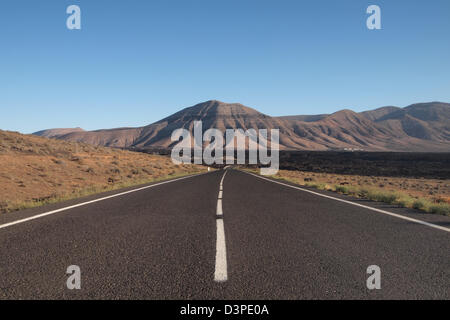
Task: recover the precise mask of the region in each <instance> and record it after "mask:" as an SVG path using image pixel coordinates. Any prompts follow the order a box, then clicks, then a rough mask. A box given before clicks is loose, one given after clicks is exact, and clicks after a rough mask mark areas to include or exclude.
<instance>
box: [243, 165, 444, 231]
mask: <svg viewBox="0 0 450 320" xmlns="http://www.w3.org/2000/svg"><path fill="white" fill-rule="evenodd" d="M242 172H244V173H247V174H250V175H252V176H255V177H257V178H260V179H263V180H267V181H270V182H273V183H276V184H280V185H282V186H286V187H289V188H293V189H297V190H300V191H304V192H309V193H312V194H315V195H317V196H320V197H324V198H328V199H332V200H336V201H340V202H344V203H348V204H351V205H354V206H357V207H361V208H365V209H369V210H372V211H376V212H380V213H384V214H387V215H389V216H392V217H396V218H399V219H403V220H407V221H411V222H415V223H418V224H421V225H424V226H427V227H431V228H435V229H439V230H442V231H447V232H450V228H446V227H442V226H439V225H436V224H433V223H429V222H425V221H422V220H418V219H414V218H410V217H405V216H402V215H400V214H396V213H392V212H389V211H385V210H381V209H377V208H372V207H369V206H365V205H363V204H359V203H355V202H352V201H348V200H344V199H339V198H335V197H331V196H327V195H325V194H321V193H318V192H314V191H311V190H307V189H303V188H300V187H296V186H291V185H289V184H286V183H282V182H279V181H274V180H272V179H268V178H265V177H261V176H259V175H257V174H254V173H251V172H246V171H242Z"/></svg>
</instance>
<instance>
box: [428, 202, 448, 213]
mask: <svg viewBox="0 0 450 320" xmlns="http://www.w3.org/2000/svg"><path fill="white" fill-rule="evenodd" d="M429 212H431V213H437V214H443V215H450V205H448V204H443V203H440V204H433V205H431V206H430V208H429Z"/></svg>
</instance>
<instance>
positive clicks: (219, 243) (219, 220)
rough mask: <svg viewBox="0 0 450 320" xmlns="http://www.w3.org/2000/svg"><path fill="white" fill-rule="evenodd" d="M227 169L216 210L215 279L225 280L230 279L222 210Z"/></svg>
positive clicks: (218, 280) (217, 280) (221, 184)
mask: <svg viewBox="0 0 450 320" xmlns="http://www.w3.org/2000/svg"><path fill="white" fill-rule="evenodd" d="M226 174H227V171H226V170H225V173H224V174H223V176H222V180H220V191H219V196H218V199H217V211H216V227H217V239H216V271H215V273H214V281H216V282H224V281H227V280H228V272H227V250H226V245H225V228H224V224H223V210H222V196H223V179H225V175H226Z"/></svg>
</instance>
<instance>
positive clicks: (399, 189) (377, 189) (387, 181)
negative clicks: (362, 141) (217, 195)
mask: <svg viewBox="0 0 450 320" xmlns="http://www.w3.org/2000/svg"><path fill="white" fill-rule="evenodd" d="M246 170H249V171H252V172H254V173H259V170H253V169H246ZM272 178H275V179H279V180H285V181H289V182H292V183H295V184H298V185H301V186H305V187H310V188H315V189H319V190H327V191H333V192H337V193H340V194H345V195H349V196H353V197H357V198H363V199H368V200H373V201H379V202H384V203H388V204H392V205H397V206H399V207H405V208H412V209H417V210H421V211H424V212H428V213H435V214H442V215H448V216H450V180H438V179H413V178H399V177H375V176H359V175H341V174H332V173H314V172H305V171H290V170H280V171H279V172H278V174H276V175H275V176H272Z"/></svg>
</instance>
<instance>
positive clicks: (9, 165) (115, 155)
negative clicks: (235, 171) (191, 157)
mask: <svg viewBox="0 0 450 320" xmlns="http://www.w3.org/2000/svg"><path fill="white" fill-rule="evenodd" d="M0 163H1V166H0V214H1V213H3V212H7V211H12V210H16V209H23V208H27V207H34V206H38V205H43V204H46V203H52V202H57V201H60V200H67V199H71V198H76V197H79V196H85V195H88V194H92V193H98V192H104V191H108V190H112V189H116V188H123V187H125V186H131V185H136V184H142V183H147V182H150V181H153V180H156V179H163V178H166V177H173V176H174V175H184V174H186V173H194V172H199V171H203V170H204V169H202V168H201V167H199V166H195V165H174V164H173V163H172V161H171V159H170V158H168V157H163V156H156V155H148V154H144V153H140V152H131V151H127V150H118V149H113V148H104V147H95V146H92V145H89V144H85V143H74V142H69V141H59V140H56V139H48V138H43V137H38V136H35V135H23V134H20V133H17V132H9V131H2V130H0Z"/></svg>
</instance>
